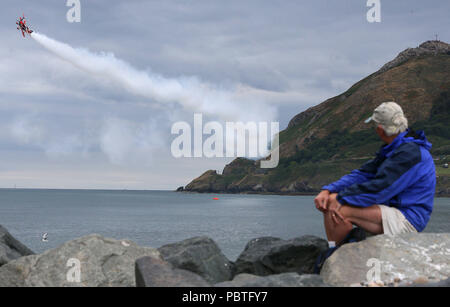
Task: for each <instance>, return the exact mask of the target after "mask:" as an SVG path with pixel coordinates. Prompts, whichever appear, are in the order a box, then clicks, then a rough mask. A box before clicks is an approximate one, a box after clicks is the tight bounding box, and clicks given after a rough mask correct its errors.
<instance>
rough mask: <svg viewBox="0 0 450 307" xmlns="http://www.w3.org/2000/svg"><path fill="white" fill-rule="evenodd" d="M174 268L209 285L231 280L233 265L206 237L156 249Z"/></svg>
mask: <svg viewBox="0 0 450 307" xmlns="http://www.w3.org/2000/svg"><path fill="white" fill-rule="evenodd" d="M158 251H159V252H160V253H161V256H162V257H163V259H164V260H166V261H167V262H170V263H171V264H172V265H173V266H174V267H176V268H179V269H184V270H188V271H191V272H194V273H197V274H199V275H200V276H202V277H203V278H204V279H206V280H207V281H208V282H210V283H218V282H221V281H225V280H231V279H232V278H233V275H234V274H233V271H234V265H233V263H232V262H231V261H229V260H228V259H227V257H226V256H225V255H224V254H223V253H222V252H221V250H220V248H219V247H218V246H217V244H216V243H215V242H214V241H213V240H212V239H210V238H208V237H195V238H190V239H187V240H183V241H181V242H177V243H173V244H167V245H164V246H161V247H160V248H158Z"/></svg>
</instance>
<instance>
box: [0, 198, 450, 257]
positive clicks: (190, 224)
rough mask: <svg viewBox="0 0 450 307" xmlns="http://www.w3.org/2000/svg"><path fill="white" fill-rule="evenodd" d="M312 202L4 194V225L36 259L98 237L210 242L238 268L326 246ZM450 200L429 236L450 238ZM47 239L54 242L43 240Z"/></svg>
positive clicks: (0, 216)
mask: <svg viewBox="0 0 450 307" xmlns="http://www.w3.org/2000/svg"><path fill="white" fill-rule="evenodd" d="M313 199H314V197H313V196H279V195H238V194H194V193H177V192H172V191H129V190H123V191H118V190H31V189H30V190H28V189H0V225H3V226H4V227H6V228H7V229H8V230H9V232H10V233H11V234H12V235H13V236H14V237H16V238H17V239H18V240H19V241H21V242H22V243H24V244H25V245H26V246H28V247H29V248H31V249H32V250H33V251H34V252H36V253H42V252H44V251H45V250H48V249H51V248H55V247H57V246H59V245H61V244H63V243H64V242H66V241H69V240H72V239H75V238H79V237H82V236H84V235H88V234H92V233H97V234H100V235H103V236H105V237H108V238H115V239H129V240H132V241H134V242H136V243H137V244H139V245H141V246H148V247H155V248H158V247H160V246H162V245H165V244H169V243H174V242H178V241H182V240H184V239H187V238H191V237H196V236H208V237H210V238H212V239H213V240H214V241H215V242H216V243H217V244H218V246H219V247H220V249H221V250H222V252H223V253H224V254H225V255H226V256H227V257H228V259H230V260H232V261H234V260H236V259H237V257H238V256H239V254H240V253H241V252H242V251H243V250H244V248H245V246H246V244H247V243H248V241H250V240H251V239H254V238H258V237H266V236H273V237H278V238H282V239H291V238H295V237H299V236H302V235H315V236H319V237H323V238H325V232H324V230H323V219H322V215H321V213H320V212H318V211H317V210H316V209H315V206H314V202H313ZM449 221H450V198H436V199H435V205H434V212H433V214H432V217H431V220H430V222H429V224H428V226H427V228H426V230H425V231H426V232H450V222H449ZM44 233H48V241H47V242H43V241H42V235H43V234H44Z"/></svg>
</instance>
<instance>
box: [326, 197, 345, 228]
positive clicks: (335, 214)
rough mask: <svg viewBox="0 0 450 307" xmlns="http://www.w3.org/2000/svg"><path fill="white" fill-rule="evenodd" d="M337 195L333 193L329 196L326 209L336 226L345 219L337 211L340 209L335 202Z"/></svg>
mask: <svg viewBox="0 0 450 307" xmlns="http://www.w3.org/2000/svg"><path fill="white" fill-rule="evenodd" d="M337 195H338V194H337V193H333V194H331V195H330V197H329V198H328V207H327V209H328V211H329V212H330V213H331V218H332V219H333V221H334V222H335V223H336V224H340V223H341V222H343V221H344V220H345V219H344V217H343V216H342V214H341V213H340V212H339V210H340V209H341V207H342V205H341V204H340V203H339V201H338V200H337Z"/></svg>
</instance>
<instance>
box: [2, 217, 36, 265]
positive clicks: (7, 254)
mask: <svg viewBox="0 0 450 307" xmlns="http://www.w3.org/2000/svg"><path fill="white" fill-rule="evenodd" d="M33 254H34V253H33V251H32V250H30V249H29V248H28V247H26V246H25V245H23V244H22V243H20V242H19V241H17V240H16V239H15V238H14V237H13V236H12V235H11V234H10V233H9V232H8V231H7V230H6V229H5V228H4V227H3V226H1V225H0V266H2V265H4V264H6V263H8V262H10V261H11V260H14V259H17V258H20V257H23V256H29V255H33Z"/></svg>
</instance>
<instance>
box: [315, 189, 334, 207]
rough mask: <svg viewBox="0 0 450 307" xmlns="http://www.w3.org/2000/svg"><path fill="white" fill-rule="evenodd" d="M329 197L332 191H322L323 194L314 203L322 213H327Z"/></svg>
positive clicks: (318, 195)
mask: <svg viewBox="0 0 450 307" xmlns="http://www.w3.org/2000/svg"><path fill="white" fill-rule="evenodd" d="M329 197H330V191H328V190H322V192H320V193H319V194H317V196H316V198H314V203H315V204H316V208H317V210H319V211H322V212H325V211H327V206H328V199H329Z"/></svg>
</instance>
